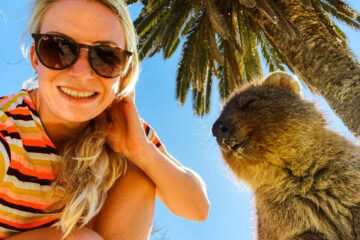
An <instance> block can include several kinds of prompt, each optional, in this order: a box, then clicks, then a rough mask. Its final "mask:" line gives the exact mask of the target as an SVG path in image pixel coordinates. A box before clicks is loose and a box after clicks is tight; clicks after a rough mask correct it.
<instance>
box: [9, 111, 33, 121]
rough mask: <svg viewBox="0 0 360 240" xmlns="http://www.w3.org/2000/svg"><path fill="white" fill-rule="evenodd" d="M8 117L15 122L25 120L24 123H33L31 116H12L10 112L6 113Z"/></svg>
mask: <svg viewBox="0 0 360 240" xmlns="http://www.w3.org/2000/svg"><path fill="white" fill-rule="evenodd" d="M4 113H5V114H6V116H8V117H11V118H12V119H14V120H23V121H31V120H33V119H32V117H31V115H21V114H11V113H9V112H4Z"/></svg>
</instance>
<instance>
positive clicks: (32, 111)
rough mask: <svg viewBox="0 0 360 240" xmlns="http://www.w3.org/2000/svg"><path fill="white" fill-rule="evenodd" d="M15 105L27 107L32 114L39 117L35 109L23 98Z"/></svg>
mask: <svg viewBox="0 0 360 240" xmlns="http://www.w3.org/2000/svg"><path fill="white" fill-rule="evenodd" d="M17 107H27V108H28V109H29V110H30V112H31V113H32V114H34V115H35V116H37V117H39V114H38V112H37V111H36V110H35V109H33V108H32V107H30V105H29V104H27V103H26V102H25V100H23V102H22V103H21V104H19V105H18V106H17Z"/></svg>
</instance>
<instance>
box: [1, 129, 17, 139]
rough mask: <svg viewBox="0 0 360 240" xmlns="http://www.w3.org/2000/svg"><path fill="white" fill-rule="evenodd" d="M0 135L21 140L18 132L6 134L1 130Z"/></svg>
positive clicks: (6, 132)
mask: <svg viewBox="0 0 360 240" xmlns="http://www.w3.org/2000/svg"><path fill="white" fill-rule="evenodd" d="M0 133H1V134H2V135H3V136H4V137H11V138H15V139H18V140H21V137H20V134H19V133H18V132H12V133H10V132H8V131H6V130H1V131H0Z"/></svg>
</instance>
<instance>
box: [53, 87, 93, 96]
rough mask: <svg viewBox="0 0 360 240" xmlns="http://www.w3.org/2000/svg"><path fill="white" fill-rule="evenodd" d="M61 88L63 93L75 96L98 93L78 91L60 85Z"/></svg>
mask: <svg viewBox="0 0 360 240" xmlns="http://www.w3.org/2000/svg"><path fill="white" fill-rule="evenodd" d="M60 89H61V91H62V92H63V93H66V94H67V95H69V96H71V97H74V98H87V97H91V96H93V95H94V94H95V93H96V92H77V91H74V90H72V89H69V88H66V87H60Z"/></svg>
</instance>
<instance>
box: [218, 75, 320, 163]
mask: <svg viewBox="0 0 360 240" xmlns="http://www.w3.org/2000/svg"><path fill="white" fill-rule="evenodd" d="M324 125H325V120H324V118H323V117H322V116H321V114H320V113H319V112H317V111H316V108H315V106H314V104H313V103H310V102H307V101H306V100H304V99H303V98H302V97H301V94H300V86H299V84H298V83H297V82H296V81H295V80H294V79H292V78H291V77H290V76H289V75H288V74H286V73H284V72H275V73H272V74H270V75H269V76H268V77H267V78H265V79H264V80H263V81H259V82H256V83H252V84H249V85H247V86H244V87H243V88H241V89H239V90H238V91H236V92H235V93H233V94H232V95H231V96H230V98H229V99H228V100H227V102H226V103H225V105H224V107H223V109H222V112H221V115H220V117H219V118H218V119H217V121H216V122H215V123H214V125H213V128H212V132H213V135H214V136H215V137H216V139H217V142H218V144H219V145H220V148H221V151H222V153H223V155H227V156H231V157H229V158H234V157H235V158H242V159H248V160H249V159H251V161H258V160H261V159H262V160H264V159H266V157H267V156H268V155H269V154H272V155H274V154H276V153H278V154H280V152H281V151H288V152H289V151H298V150H299V149H296V146H298V147H299V148H301V146H303V144H304V143H305V142H304V141H309V139H310V138H311V136H310V135H312V134H313V133H314V131H317V130H318V129H319V128H323V126H324ZM300 150H301V149H300ZM281 154H282V153H281ZM225 160H229V159H226V156H225Z"/></svg>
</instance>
